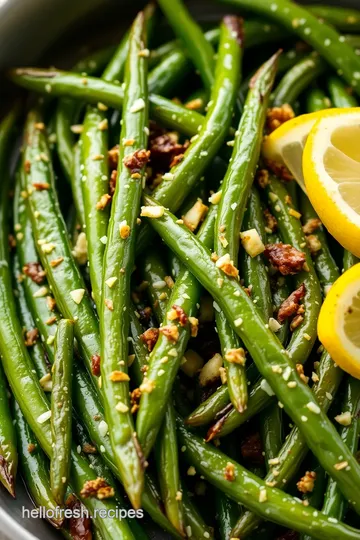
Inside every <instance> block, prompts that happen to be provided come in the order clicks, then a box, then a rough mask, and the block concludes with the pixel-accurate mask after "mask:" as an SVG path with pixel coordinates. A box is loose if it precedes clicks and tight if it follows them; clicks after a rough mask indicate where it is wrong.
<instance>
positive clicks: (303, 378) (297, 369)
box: [296, 364, 309, 384]
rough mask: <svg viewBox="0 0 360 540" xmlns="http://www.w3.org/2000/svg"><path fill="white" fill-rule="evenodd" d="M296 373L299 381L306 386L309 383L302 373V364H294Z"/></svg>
mask: <svg viewBox="0 0 360 540" xmlns="http://www.w3.org/2000/svg"><path fill="white" fill-rule="evenodd" d="M296 371H297V372H298V375H299V377H300V379H301V380H302V381H303V382H304V383H305V384H307V383H308V382H309V377H306V375H305V373H304V366H303V365H302V364H296Z"/></svg>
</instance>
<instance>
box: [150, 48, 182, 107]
mask: <svg viewBox="0 0 360 540" xmlns="http://www.w3.org/2000/svg"><path fill="white" fill-rule="evenodd" d="M189 67H190V63H189V60H188V58H187V57H186V55H185V54H184V53H183V51H182V50H181V49H179V48H177V47H175V48H174V50H172V51H171V52H170V53H169V54H168V55H167V56H165V57H164V58H163V59H162V60H161V62H160V63H159V64H158V65H157V66H156V67H154V68H153V69H152V70H151V71H150V73H149V78H148V84H149V92H151V93H156V94H161V95H162V96H165V97H171V95H172V94H173V92H174V90H175V89H177V87H178V85H179V84H180V83H181V82H183V81H184V77H185V76H186V75H187V73H188V72H189V69H188V68H189Z"/></svg>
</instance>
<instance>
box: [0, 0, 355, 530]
mask: <svg viewBox="0 0 360 540" xmlns="http://www.w3.org/2000/svg"><path fill="white" fill-rule="evenodd" d="M220 3H221V4H227V5H228V10H229V11H228V13H229V14H228V15H225V16H224V17H223V18H222V20H221V21H219V24H218V25H216V24H214V25H213V27H212V28H210V29H209V26H207V27H206V28H203V27H202V26H201V25H200V24H199V23H198V22H197V21H196V20H195V19H194V18H193V17H192V15H191V13H190V11H189V10H188V9H187V7H186V6H185V5H184V2H183V0H159V1H158V2H157V4H158V6H155V5H154V4H153V3H152V2H150V3H149V4H148V5H146V6H145V7H144V9H143V11H141V12H139V13H138V15H137V16H136V18H135V19H134V21H133V23H132V25H131V26H130V28H128V29H127V30H126V32H125V33H124V35H123V36H122V38H121V40H120V42H119V44H118V46H117V47H114V46H109V47H105V48H104V49H101V50H98V51H95V52H94V53H92V54H90V55H88V56H87V57H86V58H84V59H82V60H80V62H78V63H77V64H76V65H74V66H73V68H72V70H71V71H61V70H57V69H55V68H51V69H45V68H37V67H16V68H14V69H12V70H10V71H9V73H8V77H9V79H10V80H11V81H12V82H13V83H14V84H16V85H18V86H21V87H23V88H25V89H27V90H28V91H30V96H31V98H30V99H27V100H24V102H21V103H20V102H19V103H16V104H15V105H14V106H13V107H12V108H11V109H10V110H9V111H10V112H8V114H7V115H6V116H5V117H4V119H3V120H2V121H1V123H0V172H1V178H2V180H1V183H0V314H1V315H0V356H1V365H0V481H1V484H2V488H3V489H6V490H7V491H8V492H9V494H10V495H11V496H12V497H16V485H17V482H18V481H19V480H18V477H19V476H20V474H21V476H22V478H23V481H24V482H25V484H26V487H27V490H28V492H29V494H30V496H31V498H32V500H33V502H34V504H35V505H36V506H41V507H44V508H46V509H47V510H48V511H49V516H52V517H48V518H47V519H48V521H49V523H50V525H52V526H53V527H55V528H56V529H58V530H59V532H61V533H62V534H63V536H65V537H67V538H73V539H77V538H79V536H78V531H80V530H81V531H82V535H83V536H82V537H83V538H92V537H94V538H99V539H101V540H114V539H118V538H120V539H124V540H132V539H135V538H136V539H140V540H145V539H146V538H149V537H154V538H157V537H160V535H161V534H162V532H160V529H162V530H164V531H166V533H167V534H168V535H170V537H171V538H179V539H180V538H195V539H196V540H198V539H199V540H200V539H203V538H220V539H221V540H238V539H240V538H241V539H244V538H248V537H249V538H250V537H251V538H263V537H264V538H266V539H267V540H270V539H274V540H275V539H278V538H282V536H281V534H284V532H283V531H284V528H285V529H287V530H289V534H292V532H293V531H296V532H297V533H299V534H300V535H301V538H303V539H306V540H311V539H312V538H314V539H315V538H318V539H329V540H360V530H358V529H356V528H354V525H355V526H356V524H357V523H358V520H357V517H356V515H355V514H360V495H359V486H360V466H359V464H358V461H357V458H356V456H357V452H358V450H359V444H358V443H359V433H360V422H359V410H360V384H359V381H358V380H356V379H354V378H352V377H351V376H348V375H346V374H344V372H343V371H342V370H341V369H340V368H339V367H338V366H337V365H336V364H335V363H334V362H333V360H332V359H331V357H330V356H329V354H328V353H327V351H326V350H324V349H323V347H322V346H321V347H319V348H318V345H317V344H316V342H317V321H318V316H319V312H320V308H321V305H322V302H323V298H324V297H325V296H326V294H327V292H328V291H329V289H330V287H331V286H332V285H333V283H334V282H335V281H336V280H337V279H338V278H339V276H340V274H341V270H347V269H348V268H350V267H351V266H353V265H355V264H357V263H358V262H359V261H358V259H357V258H356V257H355V256H354V255H353V254H352V253H350V252H348V251H345V250H343V248H342V247H341V246H340V245H339V244H338V243H337V242H336V241H335V239H333V238H331V237H330V235H329V234H328V232H327V231H326V230H325V228H324V226H323V225H322V224H321V222H320V221H319V220H318V216H317V214H316V212H315V210H314V208H313V207H312V205H311V203H310V201H309V199H308V197H307V195H306V194H305V193H304V192H302V191H301V190H300V189H299V188H298V187H297V186H296V184H295V182H294V181H288V182H284V181H283V180H282V179H280V178H277V177H276V176H275V175H274V174H273V173H270V172H269V171H267V170H266V169H264V168H263V167H264V164H263V162H262V158H261V155H260V150H261V144H262V140H263V136H264V135H265V134H267V133H268V132H269V130H270V129H271V128H270V121H271V118H272V117H271V115H272V114H274V112H270V113H269V109H272V108H276V109H275V113H276V111H277V114H280V115H281V113H282V111H283V106H284V105H287V106H292V107H293V109H294V111H295V112H296V113H306V112H316V111H321V110H323V109H326V108H331V107H339V108H349V107H357V104H358V101H357V98H356V97H355V96H356V94H357V95H360V82H359V81H360V56H359V47H360V11H357V10H352V9H346V8H342V7H331V6H326V5H322V6H317V5H310V6H307V7H302V6H300V5H298V4H296V3H295V2H293V1H291V0H274V1H272V2H264V1H262V0H220ZM190 8H191V6H190ZM237 11H238V12H239V13H241V16H242V17H245V18H244V19H243V18H242V17H239V16H238V15H237V14H236V12H237ZM248 13H250V17H249V16H248ZM161 18H163V19H165V21H166V23H167V24H168V27H169V32H171V33H172V39H171V40H170V41H167V42H164V40H162V39H161V35H162V29H163V26H161V25H162V24H164V22H161V23H160V21H161ZM339 32H340V33H339ZM342 32H343V33H344V35H342V34H341V33H342ZM357 33H359V35H357ZM299 39H300V40H302V42H299ZM303 42H305V43H303ZM264 45H265V49H266V48H267V49H269V50H268V52H267V51H266V50H264ZM277 48H281V50H277ZM283 50H284V52H283ZM37 95H40V96H42V97H40V98H39V99H37V97H36V96H37ZM44 96H45V97H46V99H44ZM284 110H286V111H289V110H290V109H289V107H287V109H284ZM19 133H21V135H22V142H21V147H20V150H19V149H18V148H17V145H16V135H17V134H19ZM114 141H115V143H116V144H115V143H114ZM114 144H115V146H114ZM258 169H262V170H261V171H260V172H259V173H258ZM257 176H258V178H259V182H256V181H255V179H256V178H257ZM264 178H265V180H264ZM309 223H312V224H315V225H314V227H315V228H314V231H313V232H311V233H310V234H312V235H313V236H312V239H311V238H310V237H309V232H308V230H307V229H308V224H309ZM249 237H250V238H252V239H253V240H254V242H255V244H254V245H255V247H256V249H258V251H256V252H254V253H253V251H252V248H251V246H249V245H247V243H246V241H247V240H246V238H249ZM273 244H279V245H282V244H290V245H291V247H293V248H295V249H296V250H297V251H298V252H301V253H302V254H303V255H302V256H303V258H304V259H303V260H304V261H305V262H304V265H303V267H302V268H301V270H299V271H298V272H295V273H294V274H293V275H287V276H283V275H281V274H280V273H279V271H278V270H277V269H276V268H274V267H272V266H271V265H270V264H269V261H268V259H267V258H266V257H265V254H266V250H265V247H266V245H268V246H271V245H273ZM314 246H315V248H314ZM252 247H254V246H252ZM264 250H265V254H264ZM297 289H302V290H303V297H302V298H301V304H300V308H301V309H300V311H299V313H301V320H300V323H299V324H298V325H294V324H291V321H290V320H285V321H281V319H280V316H279V321H281V324H279V322H278V320H277V317H278V311H279V309H280V308H281V306H282V304H283V303H284V302H285V301H286V300H287V298H288V297H289V296H290V294H291V293H293V292H294V291H295V290H297ZM334 418H335V420H336V421H335V420H334ZM250 420H251V421H250ZM289 420H290V422H291V423H290V424H289ZM248 421H249V422H248ZM337 422H339V423H340V424H341V425H340V427H339V426H338V424H337ZM205 426H206V427H205ZM206 430H207V431H206ZM218 446H220V448H218ZM343 463H346V466H344V467H343V466H340V467H339V465H341V464H343ZM306 468H307V469H311V470H312V478H313V480H314V482H313V484H314V485H313V486H312V487H311V486H310V487H309V489H308V492H306V493H304V494H303V496H302V495H301V493H300V489H302V485H303V484H304V482H305V481H304V478H307V476H306V475H308V474H310V473H309V472H307V473H306V475H305V477H304V478H302V477H303V475H304V473H305V471H306ZM299 486H300V487H299ZM297 488H298V489H299V491H297ZM305 491H306V490H305ZM209 494H210V497H209ZM210 499H211V501H210ZM204 501H205V504H204ZM74 508H77V509H79V508H82V509H83V510H84V509H86V510H88V512H89V515H88V516H86V515H85V516H82V517H73V518H72V519H71V520H70V521H69V520H66V519H64V513H63V511H64V509H70V510H71V509H74ZM116 511H121V513H120V514H118V513H117V512H116ZM144 511H145V512H146V514H147V516H148V517H147V520H146V521H145V522H144V523H142V517H143V516H144ZM124 516H125V517H124ZM149 518H150V519H151V520H152V521H153V522H154V524H155V525H153V524H152V525H151V526H150V529H151V532H149V535H148V532H147V528H148V523H149ZM154 527H157V528H156V529H155V533H154V532H153V530H154ZM286 534H287V532H285V535H286Z"/></svg>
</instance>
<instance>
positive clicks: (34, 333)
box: [25, 328, 39, 347]
mask: <svg viewBox="0 0 360 540" xmlns="http://www.w3.org/2000/svg"><path fill="white" fill-rule="evenodd" d="M38 338H39V330H38V329H37V328H33V329H32V330H28V331H27V332H26V333H25V347H32V346H33V345H35V343H36V341H37V340H38Z"/></svg>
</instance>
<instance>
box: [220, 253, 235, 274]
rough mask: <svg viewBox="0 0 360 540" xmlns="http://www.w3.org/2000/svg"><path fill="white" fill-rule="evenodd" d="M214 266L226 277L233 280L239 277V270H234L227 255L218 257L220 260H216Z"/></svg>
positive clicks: (232, 263)
mask: <svg viewBox="0 0 360 540" xmlns="http://www.w3.org/2000/svg"><path fill="white" fill-rule="evenodd" d="M215 264H216V266H217V267H218V268H220V270H221V271H222V272H224V274H226V275H227V276H230V277H234V278H237V277H238V276H239V270H238V269H237V268H235V266H234V262H233V261H231V260H230V255H229V253H226V255H223V256H222V257H220V259H218V260H217V261H216V263H215Z"/></svg>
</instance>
